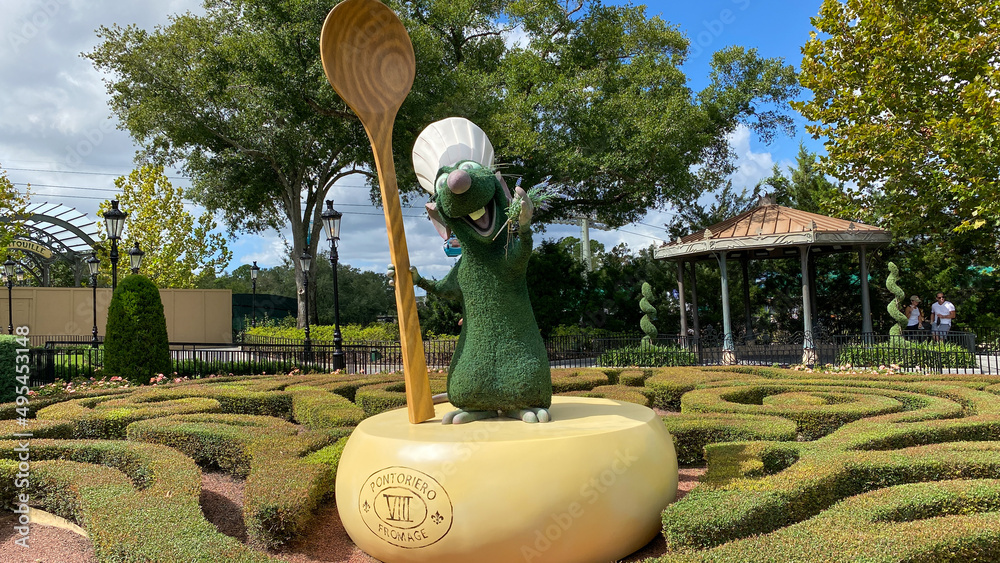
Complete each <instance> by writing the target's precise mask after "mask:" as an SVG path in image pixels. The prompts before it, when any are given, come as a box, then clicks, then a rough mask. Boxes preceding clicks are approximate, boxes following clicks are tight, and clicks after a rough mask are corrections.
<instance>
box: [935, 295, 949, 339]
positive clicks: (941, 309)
mask: <svg viewBox="0 0 1000 563" xmlns="http://www.w3.org/2000/svg"><path fill="white" fill-rule="evenodd" d="M954 320H955V306H954V305H953V304H952V303H951V301H948V300H946V299H945V298H944V294H943V293H940V292H938V294H937V299H936V300H935V302H934V304H933V305H931V334H932V335H933V336H934V342H940V341H941V339H942V338H945V337H946V336H947V335H948V331H949V330H951V323H952V321H954Z"/></svg>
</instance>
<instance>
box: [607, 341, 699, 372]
mask: <svg viewBox="0 0 1000 563" xmlns="http://www.w3.org/2000/svg"><path fill="white" fill-rule="evenodd" d="M597 365H599V366H609V367H630V366H638V367H663V366H694V365H698V355H697V354H695V353H694V352H691V351H690V350H687V349H685V348H681V347H680V346H667V345H661V344H641V345H638V346H624V347H622V348H615V349H613V350H606V351H605V352H603V353H602V354H601V356H600V357H599V358H598V359H597Z"/></svg>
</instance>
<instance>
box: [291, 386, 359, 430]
mask: <svg viewBox="0 0 1000 563" xmlns="http://www.w3.org/2000/svg"><path fill="white" fill-rule="evenodd" d="M285 392H287V393H289V394H291V396H292V416H293V417H294V419H295V421H296V422H298V423H299V424H304V425H306V426H308V427H310V428H331V429H332V428H340V427H346V426H357V424H358V423H359V422H361V421H362V420H363V419H364V418H365V411H364V410H363V409H362V408H361V407H358V406H357V405H355V404H354V403H352V402H351V401H348V400H347V399H345V398H343V397H341V396H340V395H337V394H335V393H331V392H329V391H325V390H323V389H320V388H318V387H311V386H308V385H293V386H291V387H287V388H286V389H285Z"/></svg>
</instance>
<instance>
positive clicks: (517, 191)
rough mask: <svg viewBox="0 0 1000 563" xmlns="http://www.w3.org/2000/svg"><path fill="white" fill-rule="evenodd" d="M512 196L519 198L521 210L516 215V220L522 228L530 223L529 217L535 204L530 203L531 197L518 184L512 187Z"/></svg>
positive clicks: (533, 211) (532, 213)
mask: <svg viewBox="0 0 1000 563" xmlns="http://www.w3.org/2000/svg"><path fill="white" fill-rule="evenodd" d="M514 197H518V198H520V199H521V212H520V214H518V216H517V222H518V224H519V225H520V226H521V228H522V229H524V228H527V226H528V225H530V224H531V217H532V216H533V215H534V213H535V206H534V205H532V203H531V198H530V197H528V194H527V192H525V191H524V189H523V188H521V187H520V186H518V187H516V188H514Z"/></svg>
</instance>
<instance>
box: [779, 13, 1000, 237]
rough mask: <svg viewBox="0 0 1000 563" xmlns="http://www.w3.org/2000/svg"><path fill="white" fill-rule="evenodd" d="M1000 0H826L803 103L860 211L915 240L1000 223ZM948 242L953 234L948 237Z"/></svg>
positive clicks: (807, 51)
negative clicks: (998, 153)
mask: <svg viewBox="0 0 1000 563" xmlns="http://www.w3.org/2000/svg"><path fill="white" fill-rule="evenodd" d="M998 20H1000V2H997V1H996V0H990V1H985V2H984V1H982V0H947V1H945V2H926V1H917V2H903V1H901V0H894V1H890V2H862V1H860V0H846V1H838V0H824V2H823V4H822V7H821V9H820V13H819V16H817V17H815V18H813V20H812V22H813V25H814V26H815V27H816V31H815V32H813V33H812V35H811V39H810V40H809V41H808V42H807V43H806V44H805V46H804V47H803V54H804V57H803V60H802V71H801V76H800V80H801V83H802V85H803V86H805V87H806V88H809V89H810V90H812V92H813V96H812V98H811V99H810V100H808V101H803V102H796V103H793V106H794V107H795V108H796V109H798V110H799V111H801V112H802V114H803V115H804V116H805V117H806V118H807V119H809V120H810V121H812V122H814V123H813V124H811V125H808V126H807V129H808V130H809V131H810V132H811V133H812V134H813V136H814V137H817V138H819V137H826V139H827V141H826V149H827V153H828V154H827V156H826V157H825V158H824V159H823V166H824V170H826V171H828V172H829V173H831V174H833V175H835V176H837V177H838V178H840V179H842V180H844V181H849V182H855V183H856V184H857V186H856V187H853V188H852V189H851V190H850V195H851V198H850V201H852V202H853V203H852V204H851V205H848V206H846V207H847V208H848V211H849V213H848V214H849V215H852V216H856V217H857V218H859V219H863V220H865V222H868V223H870V224H877V225H880V226H884V227H888V228H890V229H891V230H892V231H893V233H894V234H895V235H897V236H900V237H903V238H907V237H911V236H914V235H923V234H926V233H927V232H928V231H931V232H935V233H938V234H941V235H943V234H945V233H950V232H951V231H965V230H970V229H984V230H986V231H988V232H989V237H988V239H987V240H985V241H982V242H985V243H987V246H986V248H987V249H988V253H989V254H991V255H995V254H996V247H997V244H996V241H997V237H996V233H997V232H998V228H1000V183H998V182H1000V181H998V176H1000V160H998V159H997V158H996V147H997V145H996V143H997V139H1000V97H998V96H997V89H998V88H1000V65H997V62H996V61H997V59H996V45H997V44H998V42H1000V27H998V26H997V25H996V22H997V21H998ZM945 242H946V241H945Z"/></svg>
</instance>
